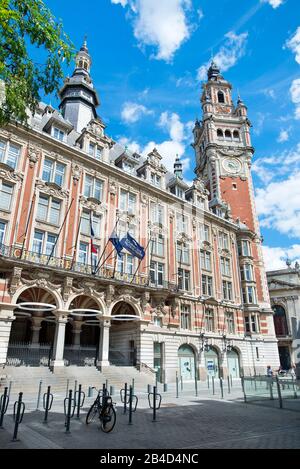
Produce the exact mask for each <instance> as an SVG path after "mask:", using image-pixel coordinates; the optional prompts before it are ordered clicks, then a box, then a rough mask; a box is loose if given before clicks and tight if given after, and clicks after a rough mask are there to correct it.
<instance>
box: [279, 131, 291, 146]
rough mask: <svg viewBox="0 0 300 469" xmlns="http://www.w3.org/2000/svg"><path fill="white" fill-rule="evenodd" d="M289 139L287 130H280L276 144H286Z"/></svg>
mask: <svg viewBox="0 0 300 469" xmlns="http://www.w3.org/2000/svg"><path fill="white" fill-rule="evenodd" d="M289 137H290V136H289V132H288V130H281V131H280V134H279V136H278V139H277V142H279V143H283V142H287V141H288V139H289Z"/></svg>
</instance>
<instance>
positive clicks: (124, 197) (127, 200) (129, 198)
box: [119, 189, 136, 214]
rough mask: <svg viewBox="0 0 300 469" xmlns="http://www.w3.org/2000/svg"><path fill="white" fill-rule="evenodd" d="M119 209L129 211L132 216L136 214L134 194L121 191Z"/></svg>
mask: <svg viewBox="0 0 300 469" xmlns="http://www.w3.org/2000/svg"><path fill="white" fill-rule="evenodd" d="M119 208H120V209H121V210H124V211H128V212H129V213H131V214H135V209H136V195H135V194H132V192H127V191H124V190H123V189H121V191H120V201H119Z"/></svg>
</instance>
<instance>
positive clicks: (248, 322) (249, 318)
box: [245, 313, 260, 333]
mask: <svg viewBox="0 0 300 469" xmlns="http://www.w3.org/2000/svg"><path fill="white" fill-rule="evenodd" d="M245 330H246V333H251V332H254V333H258V332H259V330H260V324H259V315H258V314H256V313H252V314H246V316H245Z"/></svg>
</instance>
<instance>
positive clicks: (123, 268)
mask: <svg viewBox="0 0 300 469" xmlns="http://www.w3.org/2000/svg"><path fill="white" fill-rule="evenodd" d="M117 272H119V273H120V274H129V275H133V273H134V258H133V256H132V255H131V254H124V255H123V256H122V257H121V258H119V257H118V261H117Z"/></svg>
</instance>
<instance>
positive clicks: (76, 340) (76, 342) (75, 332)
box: [72, 321, 83, 348]
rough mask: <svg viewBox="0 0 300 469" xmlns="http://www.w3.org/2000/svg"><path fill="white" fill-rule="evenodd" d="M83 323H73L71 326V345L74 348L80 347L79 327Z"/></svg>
mask: <svg viewBox="0 0 300 469" xmlns="http://www.w3.org/2000/svg"><path fill="white" fill-rule="evenodd" d="M82 324H83V322H82V321H73V324H72V345H73V347H74V348H79V347H80V333H81V327H82Z"/></svg>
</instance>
